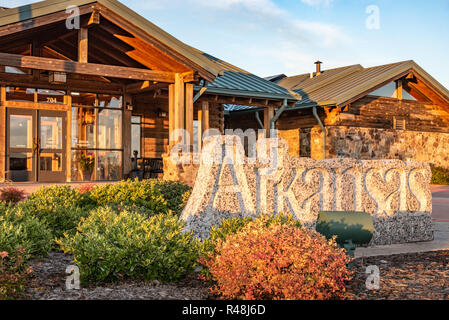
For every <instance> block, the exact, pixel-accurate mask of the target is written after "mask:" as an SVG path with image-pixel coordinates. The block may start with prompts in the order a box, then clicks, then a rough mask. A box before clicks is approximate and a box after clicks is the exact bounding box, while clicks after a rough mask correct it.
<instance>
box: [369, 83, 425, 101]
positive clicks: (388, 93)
mask: <svg viewBox="0 0 449 320" xmlns="http://www.w3.org/2000/svg"><path fill="white" fill-rule="evenodd" d="M370 95H371V96H377V97H387V98H396V97H397V95H396V81H393V82H390V83H389V84H387V85H385V86H383V87H382V88H379V89H377V90H375V91H373V92H371V93H370ZM402 99H403V100H412V101H416V99H415V98H414V97H413V96H412V95H411V94H410V93H408V92H407V90H405V89H402Z"/></svg>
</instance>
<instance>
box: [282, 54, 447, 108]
mask: <svg viewBox="0 0 449 320" xmlns="http://www.w3.org/2000/svg"><path fill="white" fill-rule="evenodd" d="M409 71H414V72H416V73H417V74H418V75H420V76H421V77H422V78H423V79H424V80H425V82H426V83H428V84H429V85H430V86H432V87H433V88H434V89H435V90H436V91H437V92H439V94H441V95H442V96H443V97H445V98H446V100H448V101H449V91H448V90H447V89H446V88H445V87H444V86H443V85H441V84H440V83H439V82H438V81H437V80H435V79H434V78H433V77H432V76H431V75H429V74H428V73H427V72H426V71H424V70H423V69H422V68H421V67H420V66H419V65H417V64H416V63H415V62H414V61H412V60H409V61H403V62H398V63H393V64H387V65H382V66H377V67H372V68H363V67H362V66H360V65H354V66H348V67H343V68H338V69H331V70H325V71H323V73H322V74H320V75H318V76H314V77H313V78H311V77H310V74H307V75H299V76H295V77H288V78H284V79H282V80H280V81H278V82H277V83H278V84H279V85H281V86H283V87H285V88H288V89H290V90H292V91H294V92H296V93H297V94H299V95H300V96H301V99H300V100H299V101H298V102H297V106H298V107H301V106H305V107H306V106H307V107H308V106H314V105H329V104H334V105H344V104H345V103H348V102H349V101H351V100H352V99H354V98H356V97H359V96H360V95H362V94H364V93H366V92H368V91H369V90H371V89H373V90H374V89H376V88H377V87H379V86H381V85H383V84H386V83H388V82H390V81H392V80H393V79H395V78H397V77H398V76H399V75H401V74H403V73H406V72H409Z"/></svg>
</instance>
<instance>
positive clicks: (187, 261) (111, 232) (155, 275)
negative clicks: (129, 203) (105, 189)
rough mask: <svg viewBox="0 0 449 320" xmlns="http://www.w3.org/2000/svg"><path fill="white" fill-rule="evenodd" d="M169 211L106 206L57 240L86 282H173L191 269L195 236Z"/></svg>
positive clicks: (196, 245)
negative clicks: (71, 233)
mask: <svg viewBox="0 0 449 320" xmlns="http://www.w3.org/2000/svg"><path fill="white" fill-rule="evenodd" d="M183 227H184V225H183V224H182V223H180V222H179V221H178V218H177V217H176V216H173V215H166V214H159V215H156V216H152V217H149V218H146V217H144V216H142V215H141V214H140V213H138V212H135V211H132V210H128V209H126V210H123V211H121V212H118V211H117V210H114V209H112V208H110V207H106V208H98V209H96V210H93V211H92V212H91V214H90V215H89V217H88V218H86V219H83V220H82V222H81V223H80V225H79V226H78V228H77V229H78V233H77V234H76V235H74V236H68V235H66V236H65V237H64V238H63V239H61V240H59V241H58V244H59V245H60V246H61V248H62V250H63V251H64V252H66V253H70V254H73V256H74V258H75V260H74V263H75V264H77V265H78V266H79V268H80V272H81V277H82V279H83V281H86V282H110V281H117V280H120V279H126V278H130V279H139V280H142V279H143V280H151V279H158V280H160V281H164V282H168V281H175V280H178V279H180V278H181V277H183V276H184V275H185V274H187V273H189V272H192V271H193V269H194V268H195V266H196V261H197V258H198V241H197V240H196V239H195V238H193V236H192V234H190V233H183V232H182V229H183Z"/></svg>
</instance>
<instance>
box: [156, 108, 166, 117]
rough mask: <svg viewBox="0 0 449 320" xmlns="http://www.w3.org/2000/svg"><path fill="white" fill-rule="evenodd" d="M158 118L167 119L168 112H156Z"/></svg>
mask: <svg viewBox="0 0 449 320" xmlns="http://www.w3.org/2000/svg"><path fill="white" fill-rule="evenodd" d="M156 113H157V117H158V118H167V112H166V111H164V110H161V109H158V110H157V111H156Z"/></svg>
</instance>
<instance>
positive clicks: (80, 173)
mask: <svg viewBox="0 0 449 320" xmlns="http://www.w3.org/2000/svg"><path fill="white" fill-rule="evenodd" d="M94 169H95V151H93V150H74V151H73V152H72V169H71V172H72V181H92V180H94V179H95V175H94Z"/></svg>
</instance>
